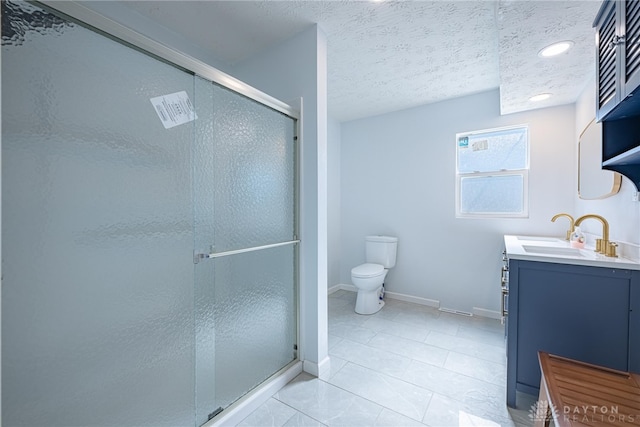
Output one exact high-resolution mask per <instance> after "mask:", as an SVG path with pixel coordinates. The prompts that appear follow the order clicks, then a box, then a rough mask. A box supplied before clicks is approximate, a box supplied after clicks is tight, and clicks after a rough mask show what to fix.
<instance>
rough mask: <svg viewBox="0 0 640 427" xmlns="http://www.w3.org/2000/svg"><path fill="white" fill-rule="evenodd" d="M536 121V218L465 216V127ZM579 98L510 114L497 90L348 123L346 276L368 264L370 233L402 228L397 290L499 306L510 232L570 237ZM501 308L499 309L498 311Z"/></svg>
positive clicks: (391, 285) (391, 286) (449, 304)
mask: <svg viewBox="0 0 640 427" xmlns="http://www.w3.org/2000/svg"><path fill="white" fill-rule="evenodd" d="M525 123H526V124H529V129H530V137H531V140H530V145H531V170H530V177H529V181H530V182H529V195H530V217H529V218H527V219H500V220H494V219H475V220H473V219H456V218H455V204H454V201H455V199H454V197H455V196H454V194H455V147H456V144H455V135H456V133H458V132H465V131H473V130H480V129H489V128H494V127H500V126H508V125H515V124H525ZM574 141H575V115H574V107H573V106H563V107H556V108H548V109H540V110H534V111H530V112H525V113H518V114H512V115H507V116H500V112H499V93H498V91H497V90H495V91H489V92H484V93H480V94H477V95H472V96H467V97H463V98H458V99H453V100H449V101H444V102H440V103H436V104H431V105H425V106H421V107H417V108H412V109H408V110H404V111H399V112H395V113H390V114H385V115H381V116H376V117H370V118H365V119H361V120H356V121H352V122H347V123H343V124H342V136H341V159H340V161H341V172H340V173H341V192H342V193H341V213H342V214H341V224H340V227H341V231H342V248H341V252H340V257H341V275H340V280H341V281H342V283H351V280H350V270H351V268H352V267H354V266H356V265H358V264H360V263H362V262H364V236H366V235H368V234H388V235H392V236H397V237H398V238H399V243H398V260H397V265H396V267H395V268H394V269H392V270H391V271H390V272H389V275H388V276H387V282H386V286H387V289H388V290H389V291H391V292H397V293H401V294H406V295H410V296H414V297H420V298H427V299H432V300H437V301H439V302H440V304H441V306H442V307H446V308H452V309H458V310H463V311H467V312H473V311H475V310H474V308H480V309H485V310H491V311H494V312H497V311H498V310H499V305H500V292H499V291H500V288H499V283H498V275H499V271H500V266H501V252H502V249H503V243H502V236H503V235H504V234H533V235H557V236H564V233H565V230H566V228H567V224H564V223H560V222H558V223H552V222H550V219H551V217H552V216H553V215H554V214H556V213H558V212H567V211H571V210H572V209H573V207H574V198H575V196H574V193H575V188H576V163H575V161H574V157H575V152H574V151H575V143H574ZM496 314H497V313H496Z"/></svg>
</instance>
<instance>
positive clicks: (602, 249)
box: [575, 214, 617, 257]
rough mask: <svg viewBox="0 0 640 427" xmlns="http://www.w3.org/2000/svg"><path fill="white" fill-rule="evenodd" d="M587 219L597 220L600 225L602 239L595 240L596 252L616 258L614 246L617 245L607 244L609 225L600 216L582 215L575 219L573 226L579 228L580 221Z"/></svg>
mask: <svg viewBox="0 0 640 427" xmlns="http://www.w3.org/2000/svg"><path fill="white" fill-rule="evenodd" d="M587 218H593V219H597V220H598V221H600V222H601V223H602V239H596V252H598V253H601V254H604V255H606V256H609V257H615V256H617V255H616V252H615V246H617V245H616V244H615V243H610V242H609V223H608V222H607V220H606V219H604V218H603V217H601V216H600V215H596V214H588V215H582V216H581V217H580V218H578V219H576V221H575V225H576V226H579V225H580V224H581V223H582V221H584V220H585V219H587ZM612 247H613V248H612Z"/></svg>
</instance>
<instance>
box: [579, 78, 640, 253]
mask: <svg viewBox="0 0 640 427" xmlns="http://www.w3.org/2000/svg"><path fill="white" fill-rule="evenodd" d="M595 95H596V90H595V80H594V79H592V80H590V81H589V82H588V84H587V85H586V87H585V89H584V91H583V93H582V95H581V96H580V97H579V98H578V100H577V102H576V135H580V133H582V131H583V130H584V128H585V127H586V126H587V125H588V124H589V122H590V121H591V120H592V119H593V118H594V117H595V111H596V107H595V105H596V101H595ZM577 143H578V138H576V152H577ZM635 191H636V188H635V185H633V183H632V182H631V181H630V180H629V179H627V178H625V177H623V178H622V187H621V188H620V192H619V193H618V194H616V195H614V196H611V197H609V198H606V199H602V200H581V199H579V198H578V197H577V193H576V197H575V208H574V214H575V216H576V217H578V216H581V215H585V214H588V213H595V214H599V215H602V216H603V217H604V218H606V220H607V222H609V228H610V236H609V240H611V241H615V242H618V243H619V244H620V248H619V249H620V254H621V255H624V256H627V257H632V258H636V259H637V258H638V257H639V255H640V254H639V252H640V251H639V250H638V247H639V246H638V245H639V244H640V203H638V202H634V201H632V200H631V195H632V193H633V192H635ZM581 229H583V230H584V231H585V232H588V233H589V234H588V236H587V237H588V238H591V239H593V238H600V237H601V235H602V226H601V225H600V222H598V221H592V220H587V221H585V222H583V223H582V224H581Z"/></svg>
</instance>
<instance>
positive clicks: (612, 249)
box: [606, 242, 618, 258]
mask: <svg viewBox="0 0 640 427" xmlns="http://www.w3.org/2000/svg"><path fill="white" fill-rule="evenodd" d="M617 247H618V244H617V243H616V242H609V244H608V245H607V253H606V256H608V257H612V258H617V257H618V254H616V248H617Z"/></svg>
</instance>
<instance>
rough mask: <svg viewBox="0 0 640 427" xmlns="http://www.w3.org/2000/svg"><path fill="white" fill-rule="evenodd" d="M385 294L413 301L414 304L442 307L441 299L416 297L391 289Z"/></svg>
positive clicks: (401, 299)
mask: <svg viewBox="0 0 640 427" xmlns="http://www.w3.org/2000/svg"><path fill="white" fill-rule="evenodd" d="M384 296H385V297H389V298H391V299H396V300H398V301H406V302H412V303H414V304H420V305H426V306H428V307H435V308H439V307H440V301H438V300H435V299H429V298H422V297H414V296H413V295H405V294H400V293H398V292H389V291H385V292H384Z"/></svg>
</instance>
